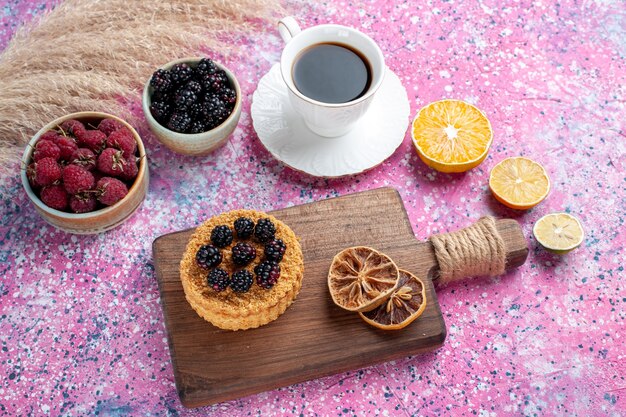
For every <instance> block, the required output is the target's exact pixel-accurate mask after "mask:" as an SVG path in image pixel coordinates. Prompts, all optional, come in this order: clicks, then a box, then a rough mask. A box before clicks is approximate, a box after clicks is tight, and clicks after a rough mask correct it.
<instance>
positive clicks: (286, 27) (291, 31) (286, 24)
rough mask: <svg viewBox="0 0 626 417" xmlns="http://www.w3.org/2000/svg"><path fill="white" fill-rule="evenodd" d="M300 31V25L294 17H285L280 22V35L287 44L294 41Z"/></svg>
mask: <svg viewBox="0 0 626 417" xmlns="http://www.w3.org/2000/svg"><path fill="white" fill-rule="evenodd" d="M300 31H301V29H300V25H299V24H298V22H297V21H296V19H294V18H293V16H287V17H283V18H282V19H280V20H279V21H278V33H280V36H281V38H283V41H285V43H287V42H289V41H290V40H291V39H293V37H294V36H296V35H297V34H298V33H300Z"/></svg>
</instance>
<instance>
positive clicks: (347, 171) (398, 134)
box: [251, 64, 410, 177]
mask: <svg viewBox="0 0 626 417" xmlns="http://www.w3.org/2000/svg"><path fill="white" fill-rule="evenodd" d="M409 107H410V106H409V99H408V96H407V94H406V90H405V89H404V87H403V86H402V83H401V82H400V79H399V78H398V76H397V75H396V74H394V73H393V71H391V70H390V69H389V68H387V73H386V74H385V79H384V81H383V83H382V84H381V86H380V90H379V91H378V92H377V93H376V96H375V97H374V100H373V101H372V104H371V105H370V108H369V110H368V111H367V113H366V114H365V115H364V116H363V117H362V118H361V120H359V122H358V124H357V126H356V127H355V128H354V129H352V130H351V131H350V132H348V133H346V134H345V135H343V136H339V137H336V138H325V137H323V136H319V135H317V134H315V133H313V132H312V131H311V130H309V128H308V127H306V125H305V124H304V121H303V120H302V118H301V117H300V115H299V114H297V113H296V112H295V110H294V109H293V108H292V107H291V104H290V103H289V97H288V96H287V86H286V85H285V83H284V81H283V79H282V76H281V74H280V65H279V64H274V66H273V67H272V69H270V71H269V72H268V73H267V74H266V75H265V76H264V77H263V78H261V81H259V85H258V87H257V89H256V91H255V92H254V95H253V96H252V107H251V114H252V124H253V126H254V130H256V132H257V135H258V136H259V139H260V140H261V143H263V145H264V146H265V147H266V148H267V150H268V151H269V152H270V153H271V154H272V155H273V156H274V157H275V158H276V159H278V160H279V161H281V162H283V163H284V164H285V165H288V166H290V167H291V168H293V169H295V170H298V171H302V172H306V173H307V174H310V175H314V176H317V177H341V176H343V175H351V174H358V173H360V172H363V171H365V170H367V169H369V168H372V167H375V166H376V165H378V164H380V163H381V162H383V161H384V160H385V159H387V158H389V157H390V156H391V154H392V153H393V152H394V151H395V150H396V149H397V148H398V146H400V144H401V143H402V140H403V139H404V135H405V133H406V129H407V127H408V125H409V111H410V108H409Z"/></svg>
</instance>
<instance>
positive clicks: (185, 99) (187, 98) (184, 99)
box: [174, 90, 198, 109]
mask: <svg viewBox="0 0 626 417" xmlns="http://www.w3.org/2000/svg"><path fill="white" fill-rule="evenodd" d="M196 101H198V96H197V95H196V93H194V92H193V91H191V90H182V91H179V92H178V93H177V94H176V98H175V101H174V102H175V104H176V108H178V109H188V108H189V107H191V105H192V104H193V103H195V102H196Z"/></svg>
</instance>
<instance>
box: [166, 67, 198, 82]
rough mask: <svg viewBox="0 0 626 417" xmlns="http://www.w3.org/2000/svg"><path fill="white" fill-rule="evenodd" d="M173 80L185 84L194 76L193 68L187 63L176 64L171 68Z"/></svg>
mask: <svg viewBox="0 0 626 417" xmlns="http://www.w3.org/2000/svg"><path fill="white" fill-rule="evenodd" d="M170 77H171V78H172V82H173V83H174V84H176V85H183V84H185V83H186V82H187V81H189V80H190V79H191V77H193V69H191V67H190V66H189V65H187V64H176V65H174V66H173V67H172V69H171V70H170Z"/></svg>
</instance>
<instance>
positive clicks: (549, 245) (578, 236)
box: [533, 213, 585, 255]
mask: <svg viewBox="0 0 626 417" xmlns="http://www.w3.org/2000/svg"><path fill="white" fill-rule="evenodd" d="M533 235H535V239H537V242H539V244H540V245H541V246H543V247H544V248H546V249H547V250H549V251H550V252H554V253H557V254H559V255H560V254H564V253H567V252H570V251H572V250H574V249H576V248H577V247H578V246H580V244H581V243H582V241H583V239H584V236H585V233H584V232H583V227H582V225H581V224H580V221H578V219H577V218H576V217H574V216H572V215H571V214H568V213H551V214H547V215H545V216H543V217H542V218H540V219H539V220H537V223H535V226H534V227H533Z"/></svg>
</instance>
